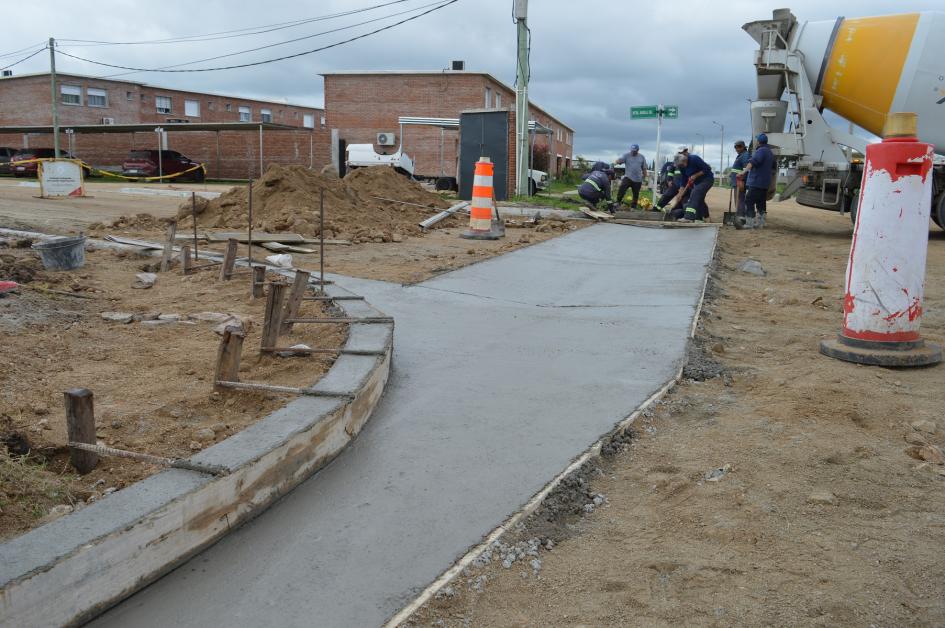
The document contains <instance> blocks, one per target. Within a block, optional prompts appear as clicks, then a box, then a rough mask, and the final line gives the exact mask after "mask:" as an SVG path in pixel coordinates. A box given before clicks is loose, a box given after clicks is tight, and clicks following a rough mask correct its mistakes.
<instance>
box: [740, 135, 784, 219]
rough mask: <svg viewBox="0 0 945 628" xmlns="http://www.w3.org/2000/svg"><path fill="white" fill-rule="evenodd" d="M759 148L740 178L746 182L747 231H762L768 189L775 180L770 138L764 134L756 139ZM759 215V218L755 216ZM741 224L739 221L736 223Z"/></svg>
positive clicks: (766, 207) (766, 208)
mask: <svg viewBox="0 0 945 628" xmlns="http://www.w3.org/2000/svg"><path fill="white" fill-rule="evenodd" d="M755 141H756V143H757V147H756V148H755V152H754V153H752V155H751V159H749V160H748V163H747V164H746V165H745V171H744V172H742V173H741V174H739V175H738V178H740V179H743V180H744V181H745V185H746V186H747V188H748V191H747V192H746V193H745V218H744V221H743V222H742V223H741V225H742V227H743V228H746V229H761V228H762V227H764V226H765V219H766V218H767V216H768V188H770V187H771V181H772V179H773V178H774V164H775V159H774V153H773V152H771V148H769V147H768V136H767V135H765V134H764V133H762V134H760V135H759V136H758V137H756V138H755ZM756 214H757V216H758V217H757V218H755V215H756ZM735 224H736V225H738V224H739V222H738V221H736V223H735Z"/></svg>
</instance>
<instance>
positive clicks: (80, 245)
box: [32, 236, 85, 270]
mask: <svg viewBox="0 0 945 628" xmlns="http://www.w3.org/2000/svg"><path fill="white" fill-rule="evenodd" d="M32 248H33V249H34V250H37V251H39V254H40V255H41V256H42V258H43V266H44V267H45V268H46V270H75V269H76V268H82V266H84V265H85V236H74V237H66V238H55V239H53V240H47V241H46V242H40V243H38V244H34V245H33V247H32Z"/></svg>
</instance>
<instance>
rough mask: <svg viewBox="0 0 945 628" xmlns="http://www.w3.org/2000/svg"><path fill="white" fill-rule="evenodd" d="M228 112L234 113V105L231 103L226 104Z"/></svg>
mask: <svg viewBox="0 0 945 628" xmlns="http://www.w3.org/2000/svg"><path fill="white" fill-rule="evenodd" d="M226 110H227V111H233V105H231V104H230V103H226Z"/></svg>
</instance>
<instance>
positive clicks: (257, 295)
mask: <svg viewBox="0 0 945 628" xmlns="http://www.w3.org/2000/svg"><path fill="white" fill-rule="evenodd" d="M265 288H266V267H265V266H253V298H254V299H261V298H262V297H263V294H264V293H265Z"/></svg>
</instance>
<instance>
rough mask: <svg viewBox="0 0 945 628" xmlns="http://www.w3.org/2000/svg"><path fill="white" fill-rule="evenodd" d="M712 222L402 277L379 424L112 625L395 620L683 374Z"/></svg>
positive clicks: (386, 293) (383, 288) (595, 236)
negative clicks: (411, 279)
mask: <svg viewBox="0 0 945 628" xmlns="http://www.w3.org/2000/svg"><path fill="white" fill-rule="evenodd" d="M715 235H716V231H715V229H710V228H706V229H678V230H661V229H643V228H635V227H626V226H618V225H598V226H594V227H590V228H588V229H583V230H581V231H578V232H575V233H572V234H569V235H567V236H564V237H561V238H557V239H554V240H550V241H547V242H544V243H542V244H538V245H535V246H532V247H529V248H526V249H521V250H519V251H516V252H513V253H510V254H508V255H505V256H502V257H499V258H494V259H491V260H488V261H485V262H482V263H480V264H476V265H473V266H469V267H466V268H463V269H460V270H458V271H455V272H452V273H449V274H447V275H443V276H441V277H438V278H435V279H432V280H430V281H427V282H424V283H422V284H420V285H416V286H411V287H402V286H399V285H395V284H388V283H382V282H373V281H365V280H357V279H349V278H338V280H339V282H340V283H342V285H344V286H345V287H348V288H350V289H352V290H353V291H355V292H356V293H358V294H363V295H365V296H366V297H367V299H368V300H369V301H370V302H371V303H373V304H374V305H376V306H377V307H378V308H380V309H382V310H384V311H385V312H387V313H388V314H391V315H393V316H394V317H395V319H396V329H395V332H394V345H395V352H394V370H393V373H392V376H391V380H390V383H389V384H388V390H387V393H386V395H385V397H384V399H382V401H381V403H380V405H379V406H378V409H377V411H376V412H375V415H374V417H373V418H372V419H371V421H370V422H369V423H368V426H367V428H366V429H365V430H364V432H363V433H362V434H361V435H360V437H359V438H358V440H356V441H355V442H354V443H353V444H352V445H351V446H349V448H348V449H347V450H346V451H345V452H344V453H343V454H342V455H341V456H340V457H339V458H338V459H337V460H335V462H334V463H332V464H331V465H330V466H329V467H327V468H326V469H324V470H322V471H321V472H319V473H318V474H317V475H315V476H314V477H312V478H311V479H310V480H308V481H307V482H305V483H304V484H302V485H301V486H299V487H298V488H297V489H296V490H295V491H293V492H292V493H290V494H289V495H288V496H287V497H286V498H284V499H283V500H282V501H281V502H279V503H278V504H276V505H275V506H273V507H272V508H271V509H270V510H269V511H268V512H266V513H264V514H263V515H261V516H260V517H259V518H258V519H256V520H255V521H253V522H251V523H249V524H248V525H246V526H244V527H243V528H241V529H239V530H237V531H235V532H234V533H232V534H231V535H230V536H228V537H226V538H224V539H223V540H222V541H221V542H219V543H218V544H217V545H215V546H214V547H212V548H210V549H209V550H207V551H206V552H204V553H202V554H201V555H199V556H197V557H195V558H193V559H192V560H191V561H190V562H188V563H186V564H184V565H183V566H181V567H180V568H178V569H177V570H176V571H174V572H172V573H171V574H169V575H168V576H166V577H165V578H163V579H162V580H160V581H158V582H156V583H155V584H153V585H152V586H150V587H149V588H147V589H145V590H144V591H142V592H141V593H139V594H137V595H135V596H134V597H132V598H130V599H129V600H127V601H126V602H124V603H123V604H121V605H119V606H118V607H116V608H114V609H113V610H112V611H110V612H109V613H108V614H106V615H105V616H104V617H102V618H100V619H99V620H98V621H97V622H96V625H99V626H130V625H133V626H168V625H177V626H206V625H229V626H257V625H272V626H280V627H282V626H313V625H317V626H371V625H378V624H380V623H382V622H383V621H384V620H385V619H386V618H387V617H389V616H390V615H392V614H393V613H395V612H396V611H397V610H398V609H400V608H401V607H402V606H403V605H404V604H406V603H407V602H409V601H410V600H411V598H412V597H413V596H414V595H416V594H417V593H418V592H419V591H421V590H422V589H423V588H424V587H425V586H426V585H427V584H428V583H429V582H430V581H432V580H433V579H434V578H436V577H437V576H438V575H439V574H440V573H441V572H442V571H443V570H444V569H446V568H447V567H449V565H450V564H451V563H452V562H453V561H454V560H456V559H457V558H458V557H460V556H461V555H462V554H463V553H465V551H466V550H467V549H468V548H469V547H470V546H472V545H474V544H476V543H477V542H479V541H480V540H481V539H482V537H483V536H484V535H485V534H487V533H488V532H489V531H491V530H492V529H493V528H494V527H495V526H496V525H498V524H499V523H501V522H502V521H503V520H504V519H505V518H506V517H507V516H508V515H510V514H512V513H513V512H515V511H517V510H518V509H519V508H520V507H521V506H522V505H523V504H524V503H525V502H527V501H528V499H529V498H530V497H531V496H532V495H534V494H535V493H536V492H537V491H538V490H540V489H541V488H542V487H543V486H544V485H545V484H546V483H547V482H548V481H549V480H551V478H552V477H554V475H555V474H557V473H558V472H559V471H561V470H562V469H563V468H564V467H565V466H567V464H568V463H569V461H571V460H572V459H573V458H574V457H576V456H577V455H579V454H580V453H581V452H582V451H584V450H585V449H586V448H587V447H588V446H589V445H590V444H592V443H593V442H594V441H595V440H596V439H597V438H598V437H599V436H600V435H602V434H603V433H605V432H607V431H609V430H610V429H611V428H612V427H613V426H614V424H615V423H616V422H618V421H620V420H621V419H623V418H624V417H626V416H628V415H629V414H630V413H631V412H632V411H633V410H634V409H635V408H636V407H637V406H638V405H639V404H640V403H642V402H643V401H644V400H645V399H646V398H647V397H649V396H650V395H651V394H652V393H653V392H654V391H656V390H657V389H658V388H660V387H661V386H662V385H663V384H664V383H665V382H666V381H668V380H669V379H671V378H672V377H673V376H674V375H675V373H676V370H677V368H678V366H679V363H680V361H681V360H682V359H683V356H684V355H685V349H686V343H687V340H688V338H689V331H690V327H691V324H692V319H693V314H694V312H695V307H696V305H697V303H698V301H699V299H700V297H701V291H702V287H703V282H704V277H705V272H706V265H707V264H708V262H709V260H710V259H711V256H712V249H713V245H714V242H715Z"/></svg>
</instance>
